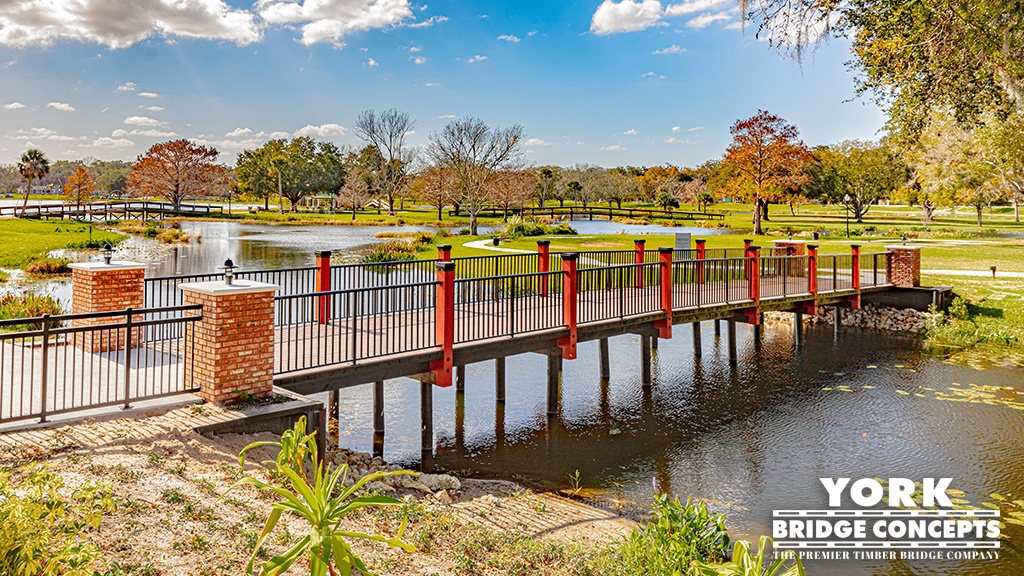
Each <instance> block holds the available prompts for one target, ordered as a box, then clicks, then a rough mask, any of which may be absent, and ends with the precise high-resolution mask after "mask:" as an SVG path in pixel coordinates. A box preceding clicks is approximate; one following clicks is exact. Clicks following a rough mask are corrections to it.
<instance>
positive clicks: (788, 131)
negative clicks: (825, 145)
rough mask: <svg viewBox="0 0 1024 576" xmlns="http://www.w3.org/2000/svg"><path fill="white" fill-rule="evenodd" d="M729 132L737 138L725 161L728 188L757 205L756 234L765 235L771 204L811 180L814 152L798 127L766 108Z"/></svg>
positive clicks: (755, 217)
mask: <svg viewBox="0 0 1024 576" xmlns="http://www.w3.org/2000/svg"><path fill="white" fill-rule="evenodd" d="M729 132H730V133H731V134H732V136H733V140H732V144H731V145H730V146H729V149H728V150H726V153H725V158H724V159H723V160H722V164H723V165H725V167H727V168H730V169H731V172H732V177H731V178H729V180H728V181H727V182H726V183H725V188H726V190H728V191H729V192H730V193H731V194H733V195H735V196H737V197H739V198H740V199H741V200H743V201H745V202H751V203H753V204H754V219H753V220H754V234H763V232H762V231H761V220H762V219H765V220H767V218H768V204H769V203H770V202H775V201H778V200H781V199H783V198H784V197H785V196H786V195H787V194H788V193H790V192H792V191H794V190H796V189H797V188H799V187H800V186H801V185H803V184H804V183H806V182H807V180H808V178H809V177H808V176H807V174H805V173H804V169H805V168H806V166H807V164H808V163H809V162H810V161H811V159H812V156H811V152H810V150H808V148H807V146H806V145H804V143H803V142H802V141H801V140H800V139H799V138H798V135H799V132H798V131H797V129H796V126H793V125H792V124H788V123H787V122H786V121H785V120H783V119H782V118H779V117H778V116H776V115H774V114H771V113H769V112H766V111H764V110H758V111H757V114H756V115H754V116H753V117H751V118H747V119H746V120H737V121H736V123H735V124H733V125H732V127H731V128H730V129H729Z"/></svg>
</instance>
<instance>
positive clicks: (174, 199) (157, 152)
mask: <svg viewBox="0 0 1024 576" xmlns="http://www.w3.org/2000/svg"><path fill="white" fill-rule="evenodd" d="M218 155H219V152H217V149H216V148H213V147H208V146H201V145H199V144H195V143H193V142H191V141H190V140H186V139H181V140H171V141H169V142H164V143H162V144H155V145H153V147H152V148H150V149H149V150H148V151H147V152H146V153H145V154H142V155H141V156H139V157H138V159H136V161H135V165H133V166H132V173H131V176H129V177H128V190H129V191H130V192H131V193H132V194H133V195H135V196H157V197H161V198H165V199H166V200H167V201H168V202H170V203H171V204H173V205H174V210H175V211H178V210H180V209H181V202H182V201H183V200H185V199H188V198H194V197H196V196H204V195H210V194H214V193H216V192H218V191H219V190H220V189H221V187H223V186H225V185H226V184H227V181H226V178H225V170H224V167H223V166H221V165H219V164H217V156H218Z"/></svg>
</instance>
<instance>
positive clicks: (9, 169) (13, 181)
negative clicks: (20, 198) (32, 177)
mask: <svg viewBox="0 0 1024 576" xmlns="http://www.w3.org/2000/svg"><path fill="white" fill-rule="evenodd" d="M19 184H21V174H18V167H17V166H0V194H9V193H12V192H17V191H18V185H19Z"/></svg>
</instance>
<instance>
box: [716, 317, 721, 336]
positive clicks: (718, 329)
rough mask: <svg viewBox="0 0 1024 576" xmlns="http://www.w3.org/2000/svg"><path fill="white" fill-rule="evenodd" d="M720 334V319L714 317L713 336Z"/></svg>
mask: <svg viewBox="0 0 1024 576" xmlns="http://www.w3.org/2000/svg"><path fill="white" fill-rule="evenodd" d="M721 335H722V321H721V320H719V319H718V318H715V338H718V337H719V336H721Z"/></svg>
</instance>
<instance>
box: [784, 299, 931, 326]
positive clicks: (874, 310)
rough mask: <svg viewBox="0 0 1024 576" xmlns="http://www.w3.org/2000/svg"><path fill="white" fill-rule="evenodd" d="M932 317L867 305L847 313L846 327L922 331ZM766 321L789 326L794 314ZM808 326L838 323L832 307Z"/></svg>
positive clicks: (808, 319)
mask: <svg viewBox="0 0 1024 576" xmlns="http://www.w3.org/2000/svg"><path fill="white" fill-rule="evenodd" d="M931 316H932V314H931V313H928V312H920V311H918V310H914V309H913V308H904V309H900V308H891V307H888V306H874V305H871V304H869V305H867V306H865V307H863V308H861V309H860V310H851V309H849V308H846V309H844V310H843V326H851V327H855V328H872V329H875V330H889V331H893V332H914V333H920V332H922V331H923V330H924V329H925V327H926V326H927V324H928V319H929V318H931ZM764 319H765V322H771V323H783V322H785V323H789V322H792V321H793V315H792V314H790V313H788V312H765V314H764ZM804 324H829V325H832V324H835V312H834V311H833V309H832V307H831V306H827V307H826V306H822V307H819V308H818V314H817V315H816V316H810V315H805V316H804Z"/></svg>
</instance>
